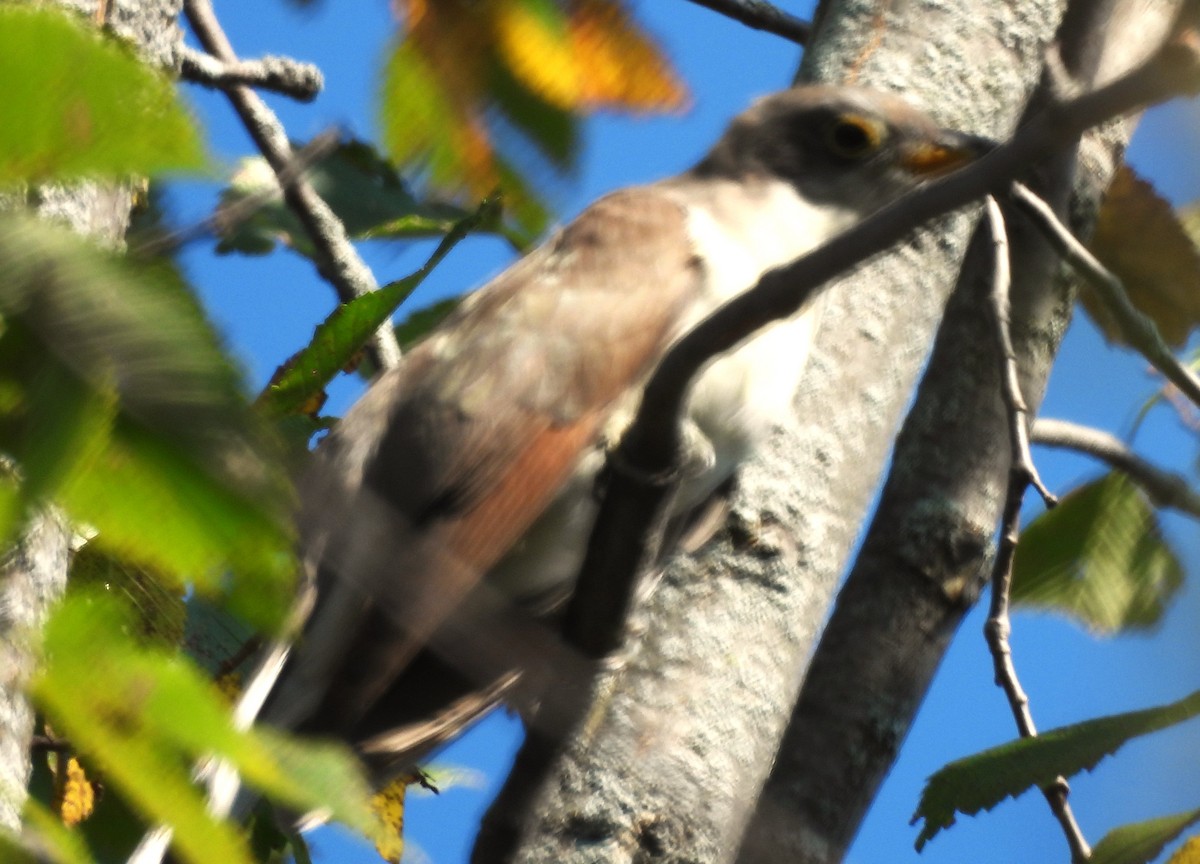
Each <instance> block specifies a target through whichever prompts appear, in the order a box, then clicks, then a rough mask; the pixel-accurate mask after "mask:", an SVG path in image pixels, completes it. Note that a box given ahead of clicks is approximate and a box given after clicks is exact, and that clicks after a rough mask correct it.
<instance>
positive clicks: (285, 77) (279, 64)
mask: <svg viewBox="0 0 1200 864" xmlns="http://www.w3.org/2000/svg"><path fill="white" fill-rule="evenodd" d="M176 52H177V56H178V59H179V77H181V78H183V79H184V80H185V81H190V82H192V83H193V84H200V85H202V86H204V87H214V88H216V89H218V90H224V89H226V88H228V87H233V86H235V85H245V86H247V87H257V88H259V89H261V90H271V91H274V92H275V93H282V94H283V95H284V96H291V97H292V98H293V99H296V100H299V101H300V102H311V101H312V100H313V99H315V98H317V94H318V93H320V92H321V90H322V88H323V87H324V86H325V78H324V76H322V75H321V70H320V69H319V68H318V67H317V66H316V65H315V64H313V63H303V62H301V61H299V60H293V59H292V58H291V57H276V56H274V55H267V56H265V57H261V58H259V59H258V60H238V61H236V62H233V63H225V62H223V61H221V60H218V59H217V58H216V57H213V56H212V55H211V54H205V53H204V52H202V51H197V50H196V49H195V48H191V47H189V46H187V45H180V46H179V47H178V48H177V49H176Z"/></svg>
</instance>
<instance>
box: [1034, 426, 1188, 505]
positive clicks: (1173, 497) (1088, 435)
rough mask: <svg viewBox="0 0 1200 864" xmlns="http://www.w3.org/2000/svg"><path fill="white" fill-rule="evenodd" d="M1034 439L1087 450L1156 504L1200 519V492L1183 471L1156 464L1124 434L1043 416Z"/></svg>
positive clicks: (1046, 443) (1073, 448)
mask: <svg viewBox="0 0 1200 864" xmlns="http://www.w3.org/2000/svg"><path fill="white" fill-rule="evenodd" d="M1032 438H1033V443H1034V444H1041V445H1042V446H1043V447H1060V448H1063V449H1067V450H1075V451H1078V452H1080V453H1086V454H1087V455H1089V456H1094V457H1096V458H1097V459H1100V460H1101V461H1102V462H1105V463H1106V464H1108V465H1109V466H1110V467H1112V468H1114V469H1116V470H1117V471H1120V472H1122V473H1123V474H1125V475H1127V476H1128V477H1129V479H1131V480H1132V481H1133V482H1134V483H1136V484H1138V486H1140V487H1141V488H1142V491H1143V492H1145V493H1146V494H1147V495H1148V496H1149V497H1150V501H1151V502H1152V503H1153V504H1154V506H1155V507H1169V508H1171V509H1173V510H1178V511H1179V512H1181V513H1186V514H1188V515H1189V516H1194V517H1196V518H1198V519H1200V494H1197V492H1196V490H1195V489H1193V488H1192V484H1191V483H1189V482H1188V480H1187V478H1186V477H1184V476H1183V475H1181V474H1176V473H1174V472H1171V471H1164V470H1163V469H1161V468H1159V467H1157V466H1155V465H1152V464H1151V463H1150V462H1148V461H1147V460H1145V459H1143V458H1142V457H1141V456H1138V455H1137V454H1136V453H1134V452H1133V451H1132V450H1131V449H1129V447H1128V446H1126V445H1125V442H1123V441H1122V440H1121V439H1120V438H1118V437H1117V436H1116V435H1112V434H1110V433H1108V432H1105V431H1103V430H1100V429H1093V428H1090V427H1088V426H1081V425H1079V424H1077V423H1071V422H1069V421H1066V420H1054V419H1049V418H1046V417H1039V418H1038V419H1037V421H1036V422H1035V423H1034V424H1033V433H1032Z"/></svg>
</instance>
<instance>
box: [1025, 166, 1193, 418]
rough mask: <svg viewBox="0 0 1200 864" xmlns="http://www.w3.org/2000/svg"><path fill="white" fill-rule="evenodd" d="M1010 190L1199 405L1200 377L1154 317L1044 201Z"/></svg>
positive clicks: (1136, 343) (1131, 338)
mask: <svg viewBox="0 0 1200 864" xmlns="http://www.w3.org/2000/svg"><path fill="white" fill-rule="evenodd" d="M1011 194H1012V199H1013V201H1014V202H1015V203H1016V204H1017V206H1019V207H1020V208H1021V210H1022V211H1023V212H1024V213H1025V214H1026V215H1027V216H1029V217H1030V219H1031V220H1032V221H1033V224H1034V225H1035V226H1036V227H1037V228H1038V229H1039V230H1040V231H1041V232H1042V233H1043V234H1044V235H1045V237H1046V239H1047V240H1049V241H1050V242H1051V243H1052V244H1053V245H1054V248H1055V249H1057V250H1058V252H1059V254H1061V255H1062V256H1063V258H1064V259H1065V260H1066V261H1067V263H1068V264H1070V265H1071V266H1072V267H1073V268H1075V271H1076V272H1077V273H1079V274H1080V275H1081V276H1083V277H1084V278H1085V279H1087V280H1088V282H1090V283H1091V284H1092V286H1093V287H1095V289H1096V295H1097V296H1098V297H1099V298H1100V299H1101V300H1102V301H1103V303H1104V305H1105V306H1106V307H1107V308H1108V310H1109V311H1110V312H1111V313H1112V314H1113V318H1114V319H1115V320H1116V322H1117V324H1118V325H1119V326H1120V328H1121V333H1122V335H1124V336H1125V338H1126V340H1127V341H1128V342H1129V344H1130V345H1132V346H1133V347H1134V348H1136V349H1137V350H1138V351H1139V352H1140V353H1141V355H1142V356H1143V357H1145V358H1146V359H1147V360H1149V361H1150V363H1151V364H1152V365H1153V366H1154V368H1155V369H1157V370H1158V371H1159V372H1161V373H1162V374H1163V375H1164V376H1166V378H1167V380H1168V381H1170V382H1171V383H1172V384H1174V385H1175V386H1176V387H1178V388H1179V391H1180V392H1181V393H1183V394H1184V395H1185V396H1187V397H1188V399H1190V400H1191V401H1192V403H1193V404H1195V405H1197V406H1200V378H1197V377H1196V375H1195V373H1193V372H1192V371H1191V370H1190V369H1188V368H1187V367H1186V366H1184V365H1183V364H1182V363H1180V362H1179V359H1178V358H1177V357H1176V356H1175V355H1174V354H1172V353H1171V349H1170V348H1168V347H1167V343H1166V342H1165V341H1163V338H1162V334H1160V333H1159V332H1158V327H1157V326H1156V325H1155V323H1154V321H1153V319H1151V318H1150V317H1149V316H1147V315H1143V314H1142V313H1141V312H1139V311H1138V310H1137V309H1136V308H1134V305H1133V303H1131V302H1130V300H1129V295H1128V293H1126V291H1125V286H1124V285H1122V284H1121V280H1120V279H1118V278H1117V277H1116V276H1115V275H1114V274H1113V273H1112V272H1111V271H1109V270H1108V269H1107V268H1106V267H1105V266H1104V265H1103V264H1101V263H1100V262H1099V261H1098V260H1097V259H1096V256H1094V255H1093V254H1092V253H1091V252H1089V251H1088V250H1087V247H1085V246H1084V245H1083V244H1082V243H1080V242H1079V240H1078V239H1077V238H1076V237H1075V235H1074V234H1072V233H1071V229H1069V228H1067V226H1065V225H1063V224H1062V222H1061V221H1060V220H1059V219H1058V217H1057V216H1055V215H1054V212H1053V211H1052V210H1051V209H1050V208H1049V207H1047V206H1046V202H1044V201H1042V200H1041V199H1040V198H1039V197H1038V196H1037V195H1035V194H1033V193H1032V192H1030V191H1029V189H1027V188H1026V187H1025V186H1023V185H1022V184H1020V183H1013V185H1012V193H1011Z"/></svg>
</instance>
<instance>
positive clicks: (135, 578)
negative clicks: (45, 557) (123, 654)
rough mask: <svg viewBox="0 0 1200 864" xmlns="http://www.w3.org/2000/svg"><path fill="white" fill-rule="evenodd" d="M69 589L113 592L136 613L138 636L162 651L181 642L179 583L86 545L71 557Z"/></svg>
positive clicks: (182, 608)
mask: <svg viewBox="0 0 1200 864" xmlns="http://www.w3.org/2000/svg"><path fill="white" fill-rule="evenodd" d="M70 584H71V586H72V588H85V587H87V588H91V589H92V590H95V591H108V592H112V593H113V594H114V595H116V596H117V597H120V598H122V599H123V600H124V601H125V602H127V603H129V605H130V606H132V607H133V609H134V610H135V611H136V612H137V618H138V633H139V635H140V636H141V637H142V638H144V639H146V640H150V641H154V642H156V643H158V644H159V645H161V646H162V647H163V648H167V649H171V648H176V647H178V646H179V645H180V644H181V643H182V642H183V637H184V630H185V623H186V621H187V604H186V603H185V602H184V596H185V593H186V592H185V590H184V589H183V588H182V587H181V586H180V585H179V582H178V580H176V579H170V578H169V577H164V576H163V575H162V574H161V573H156V572H154V571H152V570H149V569H147V568H145V567H139V566H138V565H137V564H133V563H131V562H128V561H122V560H121V559H119V558H116V557H114V556H112V555H110V554H108V553H107V552H105V551H104V550H103V549H101V548H99V546H98V545H96V544H93V543H88V544H86V545H84V547H83V548H82V549H80V550H78V551H77V552H76V553H75V554H74V555H72V556H71V571H70Z"/></svg>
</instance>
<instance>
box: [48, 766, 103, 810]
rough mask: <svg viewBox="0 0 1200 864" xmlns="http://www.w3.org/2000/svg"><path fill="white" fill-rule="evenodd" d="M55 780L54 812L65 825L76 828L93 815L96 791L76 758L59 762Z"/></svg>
mask: <svg viewBox="0 0 1200 864" xmlns="http://www.w3.org/2000/svg"><path fill="white" fill-rule="evenodd" d="M58 762H59V764H58V769H57V770H56V771H55V778H54V787H55V788H54V810H55V812H57V813H58V815H59V818H60V819H62V821H63V824H64V825H68V826H72V827H73V826H75V825H78V824H79V823H80V822H82V821H83V820H84V819H87V818H88V817H89V816H91V815H92V810H93V809H94V808H95V806H96V790H95V788H94V787H93V786H92V782H91V781H90V780H89V779H88V777H87V774H85V773H84V771H83V766H82V765H80V764H79V760H78V759H76V758H75V757H74V756H70V757H68V758H67V759H66V761H65V762H64V761H63V760H62V757H59V760H58Z"/></svg>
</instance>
